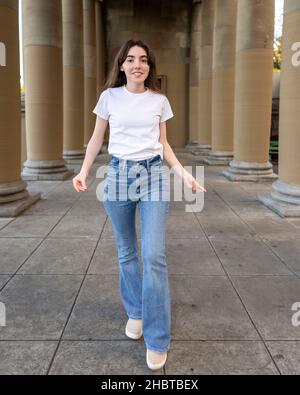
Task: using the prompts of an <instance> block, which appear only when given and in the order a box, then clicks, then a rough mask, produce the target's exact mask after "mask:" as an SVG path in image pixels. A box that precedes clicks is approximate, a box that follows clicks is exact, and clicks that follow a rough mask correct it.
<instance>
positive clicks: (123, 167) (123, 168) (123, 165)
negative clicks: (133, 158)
mask: <svg viewBox="0 0 300 395" xmlns="http://www.w3.org/2000/svg"><path fill="white" fill-rule="evenodd" d="M125 163H126V161H125V159H122V173H124V170H125Z"/></svg>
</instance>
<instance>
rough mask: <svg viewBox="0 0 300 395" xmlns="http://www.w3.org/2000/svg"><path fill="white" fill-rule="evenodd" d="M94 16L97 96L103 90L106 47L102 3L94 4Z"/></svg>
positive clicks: (97, 0)
mask: <svg viewBox="0 0 300 395" xmlns="http://www.w3.org/2000/svg"><path fill="white" fill-rule="evenodd" d="M95 14H96V78H97V90H96V95H97V96H99V95H100V93H101V92H102V90H103V85H104V83H105V61H106V46H105V27H104V26H105V25H104V24H105V20H104V12H103V3H102V1H99V0H96V2H95Z"/></svg>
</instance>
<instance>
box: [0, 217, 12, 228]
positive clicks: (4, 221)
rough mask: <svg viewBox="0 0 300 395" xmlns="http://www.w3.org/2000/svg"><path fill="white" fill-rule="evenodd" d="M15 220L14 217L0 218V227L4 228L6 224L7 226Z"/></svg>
mask: <svg viewBox="0 0 300 395" xmlns="http://www.w3.org/2000/svg"><path fill="white" fill-rule="evenodd" d="M13 220H14V218H0V229H3V228H4V227H5V226H7V225H8V224H9V223H10V222H12V221H13Z"/></svg>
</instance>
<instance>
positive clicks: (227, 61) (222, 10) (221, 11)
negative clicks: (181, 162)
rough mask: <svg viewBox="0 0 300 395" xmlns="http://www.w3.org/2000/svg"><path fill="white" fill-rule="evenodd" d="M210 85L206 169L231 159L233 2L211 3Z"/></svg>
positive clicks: (218, 0) (226, 163)
mask: <svg viewBox="0 0 300 395" xmlns="http://www.w3.org/2000/svg"><path fill="white" fill-rule="evenodd" d="M215 1H216V3H215V25H214V41H213V43H214V44H213V83H212V92H213V93H212V151H210V153H209V155H208V157H207V158H206V159H204V163H207V164H209V165H229V163H230V161H231V160H232V159H233V130H234V77H235V43H236V18H237V1H236V0H215Z"/></svg>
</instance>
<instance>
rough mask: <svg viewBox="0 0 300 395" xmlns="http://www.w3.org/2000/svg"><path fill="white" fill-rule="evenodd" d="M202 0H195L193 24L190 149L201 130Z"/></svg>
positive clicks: (196, 142) (195, 143)
mask: <svg viewBox="0 0 300 395" xmlns="http://www.w3.org/2000/svg"><path fill="white" fill-rule="evenodd" d="M201 9H202V7H201V0H194V3H193V10H192V26H191V57H190V81H189V85H190V86H189V140H188V143H187V145H186V148H188V149H192V150H193V149H194V148H195V145H197V144H198V141H197V138H198V131H199V122H198V121H199V118H198V116H197V115H198V111H199V77H200V76H199V60H200V59H199V55H200V45H201V44H200V43H201V36H200V34H201Z"/></svg>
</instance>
